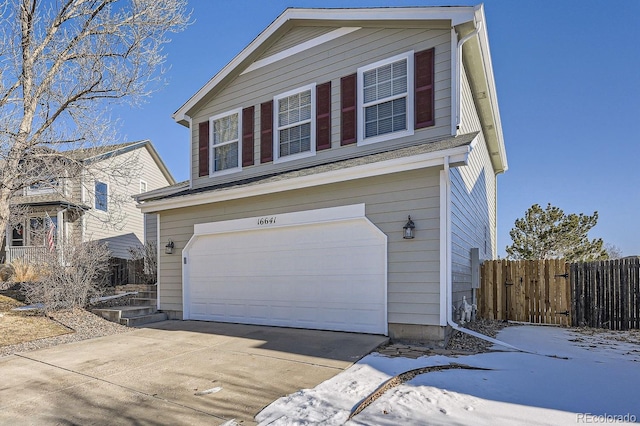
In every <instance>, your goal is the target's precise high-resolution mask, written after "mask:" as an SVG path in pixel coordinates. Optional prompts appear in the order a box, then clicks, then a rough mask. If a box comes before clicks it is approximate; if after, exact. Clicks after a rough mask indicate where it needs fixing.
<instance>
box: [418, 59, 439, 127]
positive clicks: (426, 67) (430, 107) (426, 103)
mask: <svg viewBox="0 0 640 426" xmlns="http://www.w3.org/2000/svg"><path fill="white" fill-rule="evenodd" d="M433 58H434V49H429V50H423V51H421V52H416V54H415V58H414V65H415V79H416V92H415V109H416V110H415V115H416V123H415V128H416V129H421V128H423V127H429V126H433V125H434V124H435V106H434V104H435V99H434V91H433V80H434V74H435V73H434V60H433Z"/></svg>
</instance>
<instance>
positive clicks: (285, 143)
mask: <svg viewBox="0 0 640 426" xmlns="http://www.w3.org/2000/svg"><path fill="white" fill-rule="evenodd" d="M279 135H280V153H279V154H280V157H284V156H287V155H292V154H298V153H300V152H307V151H311V124H310V123H305V124H301V125H300V126H295V127H290V128H288V129H283V130H280V132H279Z"/></svg>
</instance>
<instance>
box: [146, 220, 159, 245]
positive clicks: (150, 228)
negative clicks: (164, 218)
mask: <svg viewBox="0 0 640 426" xmlns="http://www.w3.org/2000/svg"><path fill="white" fill-rule="evenodd" d="M144 241H145V243H150V244H156V243H157V242H158V215H157V214H156V213H147V214H145V215H144Z"/></svg>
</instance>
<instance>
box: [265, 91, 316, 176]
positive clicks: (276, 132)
mask: <svg viewBox="0 0 640 426" xmlns="http://www.w3.org/2000/svg"><path fill="white" fill-rule="evenodd" d="M307 90H309V91H310V92H311V119H310V123H311V142H310V148H311V149H310V150H309V151H306V152H299V153H297V154H293V155H285V156H284V157H280V128H279V126H278V101H279V100H280V99H282V98H286V97H288V96H291V95H295V94H297V93H300V92H306V91H307ZM300 124H304V122H298V124H296V125H300ZM291 127H293V126H291ZM314 155H316V83H311V84H309V85H308V86H304V87H299V88H297V89H294V90H289V91H288V92H285V93H281V94H279V95H277V96H274V98H273V164H278V163H284V162H286V161H292V160H297V159H300V158H307V157H313V156H314Z"/></svg>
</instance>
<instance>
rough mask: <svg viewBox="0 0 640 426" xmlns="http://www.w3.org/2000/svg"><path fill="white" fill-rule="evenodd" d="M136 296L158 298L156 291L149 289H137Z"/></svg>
mask: <svg viewBox="0 0 640 426" xmlns="http://www.w3.org/2000/svg"><path fill="white" fill-rule="evenodd" d="M138 297H141V298H143V299H157V298H158V293H157V292H156V291H155V290H153V291H151V290H149V291H139V292H138Z"/></svg>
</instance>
